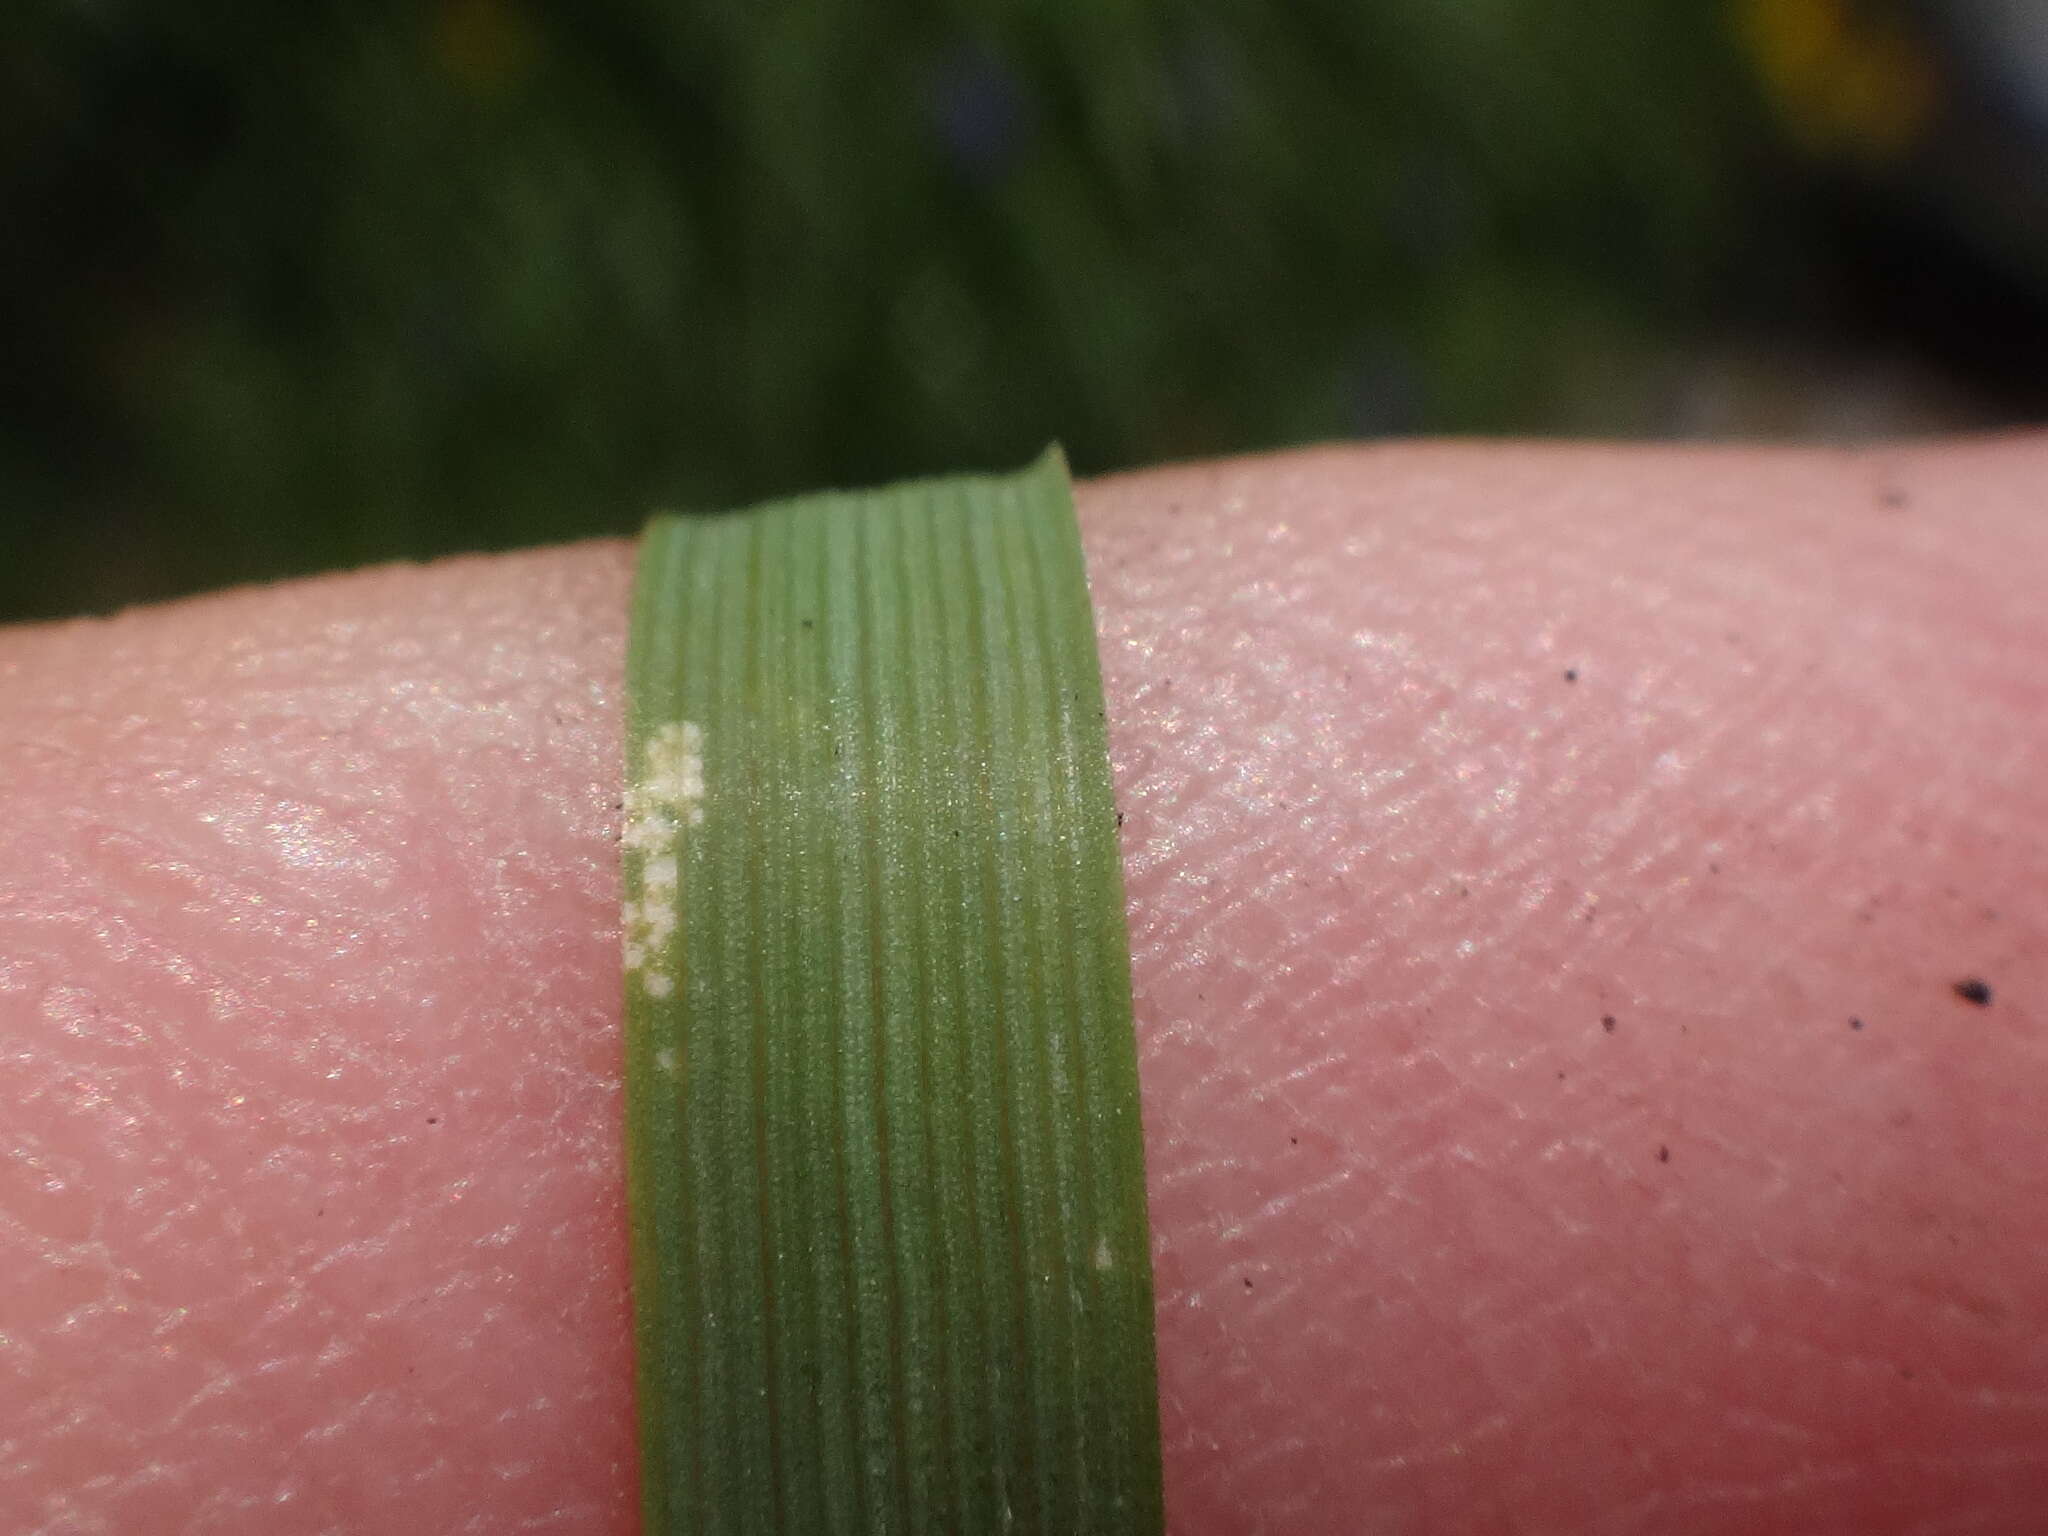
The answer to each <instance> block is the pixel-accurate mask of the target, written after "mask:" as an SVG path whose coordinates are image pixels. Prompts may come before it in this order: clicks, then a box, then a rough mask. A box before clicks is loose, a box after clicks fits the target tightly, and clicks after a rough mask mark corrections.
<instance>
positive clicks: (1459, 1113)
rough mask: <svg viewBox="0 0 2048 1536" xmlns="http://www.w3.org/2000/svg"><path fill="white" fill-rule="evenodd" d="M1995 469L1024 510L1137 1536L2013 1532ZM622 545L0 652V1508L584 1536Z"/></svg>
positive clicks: (2011, 1236) (2040, 1076)
mask: <svg viewBox="0 0 2048 1536" xmlns="http://www.w3.org/2000/svg"><path fill="white" fill-rule="evenodd" d="M2043 486H2048V442H2044V441H2043V440H2041V439H2014V440H2008V441H1994V442H1983V443H1966V444H1947V445H1929V446H1924V447H1912V448H1897V449H1887V450H1881V451H1870V452H1865V453H1861V454H1847V453H1837V452H1829V451H1800V452H1794V451H1733V450H1692V449H1638V450H1620V449H1602V448H1565V447H1543V448H1535V447H1494V448H1480V447H1473V446H1454V445H1413V446H1402V447H1388V448H1379V449H1370V450H1364V449H1354V450H1333V451H1326V452H1318V453H1309V454H1300V455H1293V456H1288V457H1283V458H1278V459H1269V460H1247V461H1241V462H1234V463H1226V464H1219V465H1207V466H1198V467H1193V468H1187V469H1179V470H1169V471H1159V472H1152V473H1149V474H1145V475H1137V476H1130V477H1125V478H1120V479H1116V480H1111V481H1106V482H1099V483H1097V484H1095V485H1092V486H1089V487H1086V488H1084V492H1083V499H1082V509H1083V522H1084V534H1085V537H1086V541H1087V545H1088V554H1089V565H1090V579H1091V583H1092V585H1093V587H1094V591H1095V596H1096V602H1097V608H1098V618H1099V627H1100V632H1101V636H1102V642H1103V653H1102V654H1103V665H1104V670H1105V675H1106V682H1107V687H1108V693H1109V700H1110V709H1111V723H1112V732H1113V747H1114V755H1115V760H1116V761H1115V766H1116V771H1117V784H1118V794H1119V801H1120V804H1121V805H1122V807H1123V809H1124V810H1125V812H1126V816H1127V820H1126V825H1125V827H1124V830H1123V836H1124V838H1125V853H1126V867H1127V876H1128V881H1129V892H1130V910H1131V923H1132V939H1133V951H1134V953H1133V961H1134V972H1135V991H1136V1001H1137V1009H1138V1019H1139V1030H1140V1049H1141V1052H1142V1068H1143V1083H1144V1093H1145V1111H1146V1125H1147V1148H1148V1157H1149V1164H1150V1166H1149V1182H1150V1189H1151V1198H1152V1208H1153V1220H1154V1228H1155V1232H1154V1237H1155V1259H1156V1265H1157V1272H1158V1281H1159V1340H1160V1355H1161V1392H1162V1408H1163V1415H1164V1425H1165V1433H1166V1455H1167V1479H1168V1500H1169V1511H1170V1520H1171V1524H1172V1527H1173V1529H1175V1530H1176V1531H1184V1532H1240V1531H1242V1532H1254V1531H1268V1530H1270V1531H1281V1530H1287V1531H1340V1532H1350V1531H1387V1532H1427V1533H1431V1536H1440V1533H1480V1532H1517V1533H1524V1532H1557V1533H1567V1532H1569V1533H1582V1532H1595V1533H1608V1532H1612V1533H1636V1532H1658V1533H1670V1532H1677V1533H1685V1532H1722V1531H1741V1532H1748V1531H1764V1532H1769V1531H1784V1532H1799V1533H1809V1532H1829V1531H1844V1532H1849V1531H1855V1532H1876V1533H1883V1532H1926V1533H1934V1532H1942V1533H1949V1532H2015V1533H2019V1532H2029V1531H2033V1530H2035V1529H2038V1527H2039V1523H2040V1511H2041V1510H2042V1509H2044V1508H2048V1449H2044V1447H2048V1334H2044V1330H2043V1328H2042V1326H2041V1322H2042V1319H2043V1318H2044V1317H2048V1160H2044V1156H2043V1148H2042V1135H2041V1131H2040V1128H2039V1125H2040V1106H2041V1104H2042V1103H2043V1102H2044V1101H2048V1094H2044V1090H2048V1046H2044V1040H2043V1030H2042V1012H2041V1001H2040V1000H2041V998H2042V996H2043V995H2044V987H2048V896H2044V892H2048V724H2044V722H2048V672H2044V669H2043V668H2042V666H2041V664H2040V662H2039V658H2040V657H2041V656H2043V655H2044V654H2048V602H2044V600H2043V596H2042V588H2043V585H2044V580H2048V494H2044V492H2043V491H2042V489H2041V487H2043ZM629 561H630V552H629V550H628V549H627V548H625V547H624V546H621V545H615V544H606V545H590V546H580V547H577V548H574V549H569V550H557V551H549V552H542V553H537V554H531V555H523V556H515V557H509V558H503V559H496V560H473V561H463V562H452V563H449V564H444V565H437V566H432V567H427V568H424V569H394V570H386V571H376V572H369V573H363V574H359V575H354V576H349V577H342V578H333V579H328V580H325V581H319V582H312V583H301V584H296V585H293V586H289V587H280V588H274V589H268V590H262V591H253V592H244V593H236V594H230V595H229V596H227V597H224V598H217V599H211V600H207V601H205V602H197V603H190V604H183V605H179V606H176V607H172V608H167V609H159V610H153V611H145V612H141V613H137V614H133V615H129V616H125V617H123V618H121V619H118V620H115V621H113V622H111V623H87V624H75V625H64V626H52V627H44V628H38V629H34V630H27V631H16V632H13V633H12V634H9V635H7V636H5V637H0V795H4V817H0V1104H4V1105H6V1106H7V1109H8V1112H7V1115H6V1116H5V1118H4V1121H0V1529H5V1530H10V1531H12V1530H25V1531H39V1530H50V1531H65V1532H72V1531H78V1532H91V1531H123V1532H126V1531H159V1530H160V1531H185V1530H193V1531H207V1532H241V1531H251V1532H254V1531H263V1532H299V1531H305V1532H314V1531H325V1530H337V1529H341V1530H351V1531H387V1530H388V1531H401V1530H403V1531H415V1530H421V1531H424V1530H434V1531H442V1530H447V1531H461V1530H480V1531H481V1530H489V1531H560V1532H568V1531H575V1532H611V1531H628V1530H631V1529H633V1525H634V1513H633V1511H634V1504H635V1499H634V1495H633V1491H632V1482H633V1477H634V1475H635V1464H634V1460H633V1453H632V1446H631V1428H630V1402H629V1399H628V1383H629V1380H630V1367H629V1347H628V1336H627V1326H628V1309H627V1301H626V1294H625V1269H624V1239H623V1226H622V1214H621V1210H622V1207H621V1189H620V1172H619V1157H618V1150H617V1139H618V1064H617V1050H618V1041H617V1035H616V1029H617V1024H616V1018H617V1011H618V1001H619V996H618V960H617V955H618V949H617V942H618V936H617V913H616V888H615V884H614V874H613V858H614V850H613V844H612V841H611V836H612V833H613V832H614V830H615V829H616V795H617V792H618V766H617V756H618V716H619V683H620V669H621V656H622V648H623V639H624V613H625V594H626V585H627V581H628V579H629ZM1966 978H1981V979H1983V980H1984V981H1985V982H1987V983H1988V984H1989V986H1990V987H1991V989H1992V998H1991V1001H1990V1003H1989V1005H1988V1006H1977V1005H1975V1004H1973V1003H1970V1002H1968V1001H1966V1000H1964V999H1963V998H1962V997H1959V996H1958V995H1957V994H1956V992H1955V991H1954V990H1953V987H1954V983H1956V982H1957V981H1959V980H1964V979H1966ZM1608 1020H1611V1021H1612V1023H1611V1027H1609V1025H1608V1024H1607V1023H1606V1022H1604V1021H1608ZM1852 1020H1857V1021H1860V1023H1861V1027H1860V1028H1859V1027H1852V1024H1851V1021H1852Z"/></svg>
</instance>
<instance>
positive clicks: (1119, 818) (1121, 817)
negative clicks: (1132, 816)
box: [1116, 811, 1124, 826]
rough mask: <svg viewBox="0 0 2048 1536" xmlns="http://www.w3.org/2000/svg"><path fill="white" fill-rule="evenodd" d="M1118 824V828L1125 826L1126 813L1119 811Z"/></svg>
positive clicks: (1117, 815)
mask: <svg viewBox="0 0 2048 1536" xmlns="http://www.w3.org/2000/svg"><path fill="white" fill-rule="evenodd" d="M1116 824H1117V825H1118V826H1122V825H1123V824H1124V813H1123V812H1122V811H1118V812H1117V813H1116Z"/></svg>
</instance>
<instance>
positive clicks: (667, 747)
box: [619, 720, 704, 997]
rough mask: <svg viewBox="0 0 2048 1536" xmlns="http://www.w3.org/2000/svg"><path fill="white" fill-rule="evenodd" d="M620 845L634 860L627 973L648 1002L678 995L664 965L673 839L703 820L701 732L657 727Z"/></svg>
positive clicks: (682, 723) (671, 913) (672, 905)
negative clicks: (636, 874) (635, 870)
mask: <svg viewBox="0 0 2048 1536" xmlns="http://www.w3.org/2000/svg"><path fill="white" fill-rule="evenodd" d="M624 815H625V824H624V826H623V827H621V829H620V832H619V843H620V845H621V846H622V847H623V848H625V849H626V851H627V852H629V853H633V854H637V855H639V878H638V880H637V881H635V880H633V879H632V878H631V876H630V874H629V876H628V882H627V897H626V909H625V931H624V945H625V957H626V973H627V975H628V977H630V978H637V979H638V980H639V983H640V985H641V986H642V987H643V988H645V989H646V991H647V995H648V996H649V997H667V996H668V995H669V994H670V993H671V992H673V991H674V990H675V978H674V976H673V975H672V974H671V973H670V971H669V968H668V948H669V941H670V940H671V939H673V938H674V937H675V933H676V880H677V866H676V858H677V842H678V840H679V839H680V838H681V836H682V831H683V828H685V827H694V826H697V825H699V824H700V823H701V822H702V821H703V820H704V730H703V727H701V726H699V725H697V724H696V723H695V722H693V721H689V720H679V721H673V722H670V723H669V724H666V725H663V726H660V727H658V728H657V729H656V730H655V732H654V734H653V735H652V736H650V737H648V738H647V745H646V747H645V748H644V749H643V751H642V753H641V765H640V776H639V779H638V780H637V782H635V783H633V784H631V785H629V786H628V787H627V790H626V803H625V806H624Z"/></svg>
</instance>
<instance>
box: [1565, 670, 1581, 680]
mask: <svg viewBox="0 0 2048 1536" xmlns="http://www.w3.org/2000/svg"><path fill="white" fill-rule="evenodd" d="M1564 680H1565V681H1566V682H1568V683H1576V682H1577V681H1578V680H1579V669H1578V668H1577V667H1566V668H1565V669H1564Z"/></svg>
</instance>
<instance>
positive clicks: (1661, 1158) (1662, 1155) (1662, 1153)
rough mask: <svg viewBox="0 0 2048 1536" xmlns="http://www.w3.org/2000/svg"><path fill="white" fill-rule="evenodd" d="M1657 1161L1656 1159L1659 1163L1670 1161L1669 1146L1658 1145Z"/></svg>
mask: <svg viewBox="0 0 2048 1536" xmlns="http://www.w3.org/2000/svg"><path fill="white" fill-rule="evenodd" d="M1657 1161H1658V1162H1660V1163H1668V1162H1670V1161H1671V1149H1670V1148H1669V1147H1659V1148H1658V1149H1657Z"/></svg>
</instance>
